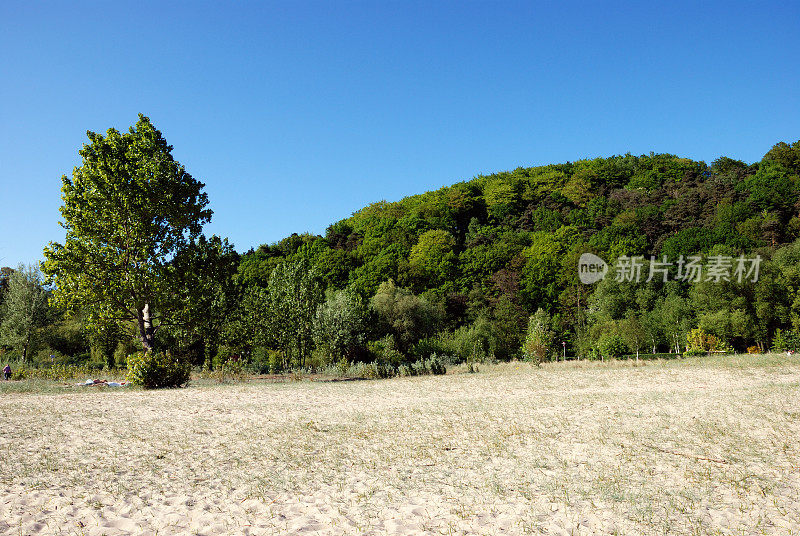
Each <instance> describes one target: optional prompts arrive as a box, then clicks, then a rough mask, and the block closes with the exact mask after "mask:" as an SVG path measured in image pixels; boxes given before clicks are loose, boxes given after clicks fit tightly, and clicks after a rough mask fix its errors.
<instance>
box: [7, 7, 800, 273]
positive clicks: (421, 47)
mask: <svg viewBox="0 0 800 536" xmlns="http://www.w3.org/2000/svg"><path fill="white" fill-rule="evenodd" d="M798 50H800V4H798V3H797V2H759V3H756V2H752V3H738V2H702V3H696V2H687V3H683V2H669V3H667V2H658V3H655V2H654V3H651V4H646V3H644V2H641V3H640V2H629V3H619V2H579V3H569V2H546V3H545V2H519V3H517V2H488V1H486V2H476V1H467V2H431V1H427V2H397V1H375V2H350V1H338V2H301V1H297V2H295V1H282V2H251V3H248V2H226V3H222V2H220V3H190V2H172V3H169V2H167V3H161V2H153V3H147V2H80V1H79V2H75V3H72V2H52V3H42V2H22V1H12V2H3V3H2V6H0V73H2V84H0V192H1V193H0V266H5V265H8V266H15V265H16V264H17V263H19V262H26V263H27V262H33V261H36V260H39V259H41V257H42V253H41V251H42V247H43V246H44V245H45V244H47V243H48V242H49V241H51V240H53V241H63V237H64V233H63V230H62V229H61V228H60V227H59V226H58V224H57V222H58V219H59V213H58V207H59V206H60V204H61V200H60V191H59V188H60V177H61V176H62V175H63V174H70V173H71V171H72V168H73V167H74V166H76V165H79V164H80V159H79V157H78V149H79V148H80V146H81V145H82V144H83V143H84V141H85V140H86V137H85V133H86V131H87V130H93V131H98V132H105V131H106V130H107V129H108V128H110V127H115V128H117V129H121V130H122V129H124V130H127V128H128V127H129V126H130V125H131V124H133V123H134V122H135V121H136V117H137V113H139V112H141V113H144V114H145V115H147V116H149V117H150V118H151V120H152V121H153V123H154V124H155V125H156V127H158V128H159V129H160V130H161V131H162V132H163V133H164V136H165V137H166V139H167V141H168V142H169V143H170V144H172V145H173V146H174V147H175V150H174V153H173V154H174V155H175V157H176V158H177V159H178V160H179V161H180V162H181V163H182V164H184V165H185V166H186V168H187V170H188V171H189V172H190V173H191V174H192V175H194V176H195V177H197V178H198V179H200V180H201V181H203V182H205V183H206V191H207V192H208V195H209V198H210V200H211V208H212V209H213V210H214V218H213V220H212V223H211V224H210V225H209V226H208V227H207V229H206V231H207V233H208V234H211V233H214V234H219V235H221V236H227V237H229V238H230V239H231V241H232V242H233V243H234V245H235V246H236V248H237V249H238V250H239V251H245V250H247V249H249V248H250V247H256V246H258V245H259V244H262V243H270V242H274V241H277V240H279V239H281V238H283V237H285V236H287V235H289V234H291V233H292V232H305V231H308V232H313V233H324V230H325V228H326V227H327V225H329V224H330V223H332V222H334V221H337V220H340V219H342V218H345V217H347V216H349V215H350V214H351V213H352V212H354V211H355V210H358V209H359V208H361V207H363V206H364V205H366V204H368V203H371V202H375V201H379V200H381V199H387V200H397V199H400V198H402V197H404V196H406V195H411V194H415V193H420V192H424V191H428V190H432V189H436V188H439V187H441V186H443V185H447V184H451V183H454V182H457V181H460V180H464V179H469V178H471V177H473V176H475V175H477V174H480V173H491V172H495V171H502V170H506V169H513V168H515V167H518V166H531V165H540V164H548V163H555V162H564V161H570V160H577V159H580V158H585V157H595V156H610V155H613V154H623V153H626V152H631V153H634V154H642V153H649V152H650V151H655V152H670V153H675V154H678V155H681V156H687V157H691V158H695V159H698V160H705V161H707V162H710V161H711V160H713V159H714V158H716V157H718V156H721V155H726V156H730V157H733V158H737V159H741V160H745V161H747V162H753V161H756V160H759V159H760V158H761V156H762V155H763V154H764V153H765V152H766V151H767V150H769V148H770V147H771V146H772V145H773V144H774V143H776V142H778V141H795V140H797V139H799V138H800V61H798V57H797V51H798Z"/></svg>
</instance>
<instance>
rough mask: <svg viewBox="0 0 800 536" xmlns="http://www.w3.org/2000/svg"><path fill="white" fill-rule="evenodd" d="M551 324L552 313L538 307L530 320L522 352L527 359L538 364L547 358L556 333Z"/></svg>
mask: <svg viewBox="0 0 800 536" xmlns="http://www.w3.org/2000/svg"><path fill="white" fill-rule="evenodd" d="M551 325H552V319H551V318H550V315H549V314H547V312H546V311H545V310H544V309H542V308H539V309H537V310H536V313H535V314H534V315H533V316H531V317H530V319H529V320H528V334H527V336H526V337H525V343H524V344H523V346H522V354H523V355H524V356H525V359H527V360H529V361H533V362H534V363H536V365H537V366H538V365H540V364H541V363H542V362H543V361H545V360H547V356H548V354H549V353H550V351H551V350H552V347H553V341H554V340H555V336H556V334H555V332H554V331H553V330H552V328H551Z"/></svg>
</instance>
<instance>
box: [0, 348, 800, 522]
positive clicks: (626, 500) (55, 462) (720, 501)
mask: <svg viewBox="0 0 800 536" xmlns="http://www.w3.org/2000/svg"><path fill="white" fill-rule="evenodd" d="M799 381H800V364H797V362H796V361H794V360H790V359H789V358H786V357H780V356H772V357H770V356H767V357H757V358H753V357H747V356H744V357H737V358H708V359H700V360H695V361H688V362H687V361H673V362H653V363H642V364H640V365H639V366H633V365H632V364H631V363H606V364H596V363H567V364H564V363H560V364H549V365H546V366H543V367H542V368H540V369H537V368H535V367H532V366H529V365H526V364H519V363H516V364H515V363H512V364H508V365H499V366H495V367H482V368H481V372H480V373H479V374H450V375H447V376H444V377H430V376H428V377H416V378H398V379H392V380H380V381H355V382H330V383H322V382H307V381H304V382H291V383H255V382H254V383H248V384H239V385H222V386H213V385H202V386H194V387H190V388H188V389H182V390H170V391H158V392H147V391H134V390H132V391H125V390H121V391H111V390H103V391H85V390H80V389H62V390H61V391H58V392H57V393H56V394H52V393H43V394H25V393H13V392H12V393H8V392H7V393H6V394H5V395H4V396H3V397H2V399H0V410H1V411H2V415H3V416H4V423H3V425H2V430H3V431H2V436H1V437H0V454H1V455H2V458H3V461H4V464H3V468H2V477H0V532H2V533H4V534H109V535H110V534H130V533H135V534H159V535H164V534H290V533H321V534H386V533H394V534H430V533H433V534H525V533H532V534H576V535H577V534H669V535H672V534H687V535H695V534H697V535H699V534H732V535H739V534H742V535H749V534H776V535H778V534H780V535H788V534H800V524H799V523H798V520H800V445H798V438H800V421H799V420H798V417H800V394H799V389H800V385H799Z"/></svg>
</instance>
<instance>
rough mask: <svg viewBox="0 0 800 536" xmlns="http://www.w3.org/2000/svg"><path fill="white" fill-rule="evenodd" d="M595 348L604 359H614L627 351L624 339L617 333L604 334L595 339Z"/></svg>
mask: <svg viewBox="0 0 800 536" xmlns="http://www.w3.org/2000/svg"><path fill="white" fill-rule="evenodd" d="M597 348H598V350H600V353H601V354H602V356H603V357H604V358H606V359H615V358H617V357H620V356H623V355H625V354H626V353H627V352H628V347H627V346H626V345H625V341H623V340H622V338H621V337H620V336H619V335H609V334H605V335H603V336H602V337H600V340H599V341H597Z"/></svg>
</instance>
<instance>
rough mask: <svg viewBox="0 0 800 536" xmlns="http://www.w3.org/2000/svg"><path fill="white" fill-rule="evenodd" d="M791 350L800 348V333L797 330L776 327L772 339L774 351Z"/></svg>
mask: <svg viewBox="0 0 800 536" xmlns="http://www.w3.org/2000/svg"><path fill="white" fill-rule="evenodd" d="M789 350H792V351H794V352H796V351H798V350H800V333H798V331H796V330H795V331H784V330H781V329H776V330H775V336H774V337H773V339H772V351H773V352H786V351H789Z"/></svg>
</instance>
